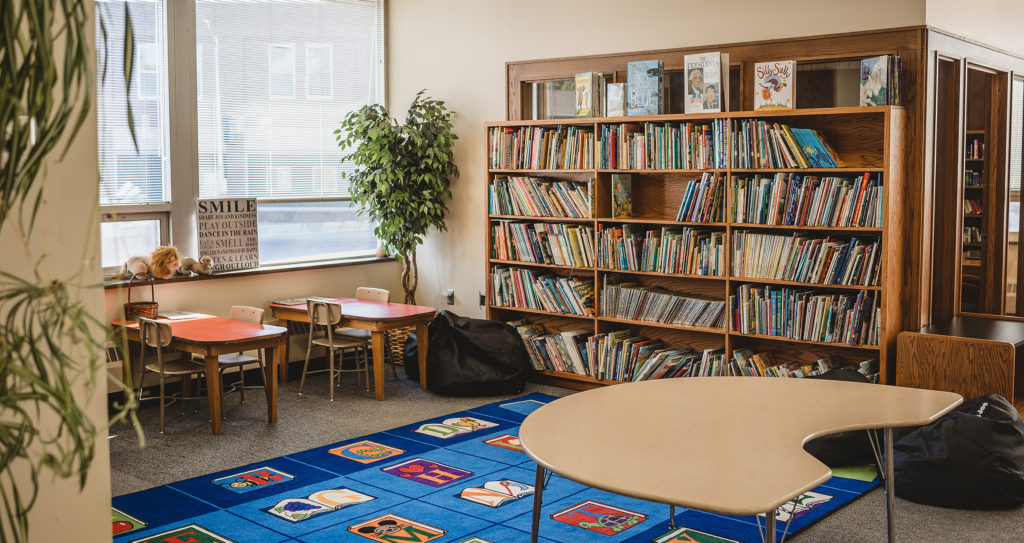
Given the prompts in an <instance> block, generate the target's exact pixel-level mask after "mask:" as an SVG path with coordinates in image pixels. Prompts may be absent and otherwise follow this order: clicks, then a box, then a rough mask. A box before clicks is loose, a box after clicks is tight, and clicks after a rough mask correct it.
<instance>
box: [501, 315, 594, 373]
mask: <svg viewBox="0 0 1024 543" xmlns="http://www.w3.org/2000/svg"><path fill="white" fill-rule="evenodd" d="M509 324H510V325H511V326H514V327H515V329H516V332H518V333H519V336H520V337H522V338H523V345H524V346H525V347H526V353H527V354H528V355H529V357H530V364H531V365H532V366H533V369H535V370H537V371H545V370H547V371H561V372H565V373H575V374H578V375H588V376H591V377H593V371H592V370H591V369H590V368H591V365H590V363H589V362H590V358H589V356H588V355H587V349H586V342H587V339H588V338H589V337H592V336H593V335H594V333H593V332H592V331H590V330H566V331H564V332H556V333H551V332H549V331H548V330H547V329H546V328H544V326H542V325H540V324H534V323H531V322H529V321H526V320H520V321H514V322H510V323H509Z"/></svg>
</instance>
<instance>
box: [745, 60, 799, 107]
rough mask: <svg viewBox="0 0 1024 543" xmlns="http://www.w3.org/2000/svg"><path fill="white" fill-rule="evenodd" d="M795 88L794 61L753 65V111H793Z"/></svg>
mask: <svg viewBox="0 0 1024 543" xmlns="http://www.w3.org/2000/svg"><path fill="white" fill-rule="evenodd" d="M795 87H796V62H795V61H792V60H780V61H777V62H758V63H756V64H754V109H793V108H794V107H796V106H795V105H794V104H795V102H794V101H793V89H794V88H795Z"/></svg>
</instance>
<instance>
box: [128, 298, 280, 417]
mask: <svg viewBox="0 0 1024 543" xmlns="http://www.w3.org/2000/svg"><path fill="white" fill-rule="evenodd" d="M158 320H163V321H166V322H169V323H170V324H171V344H170V348H172V349H176V350H179V351H185V352H188V353H195V354H198V355H202V356H203V358H205V359H206V385H207V386H206V388H207V402H208V404H209V407H210V425H211V426H212V427H213V433H214V434H219V433H220V426H221V425H220V422H221V405H220V393H221V383H220V371H219V369H220V368H219V366H218V363H217V358H218V357H219V356H220V355H222V354H229V353H237V352H241V351H250V350H253V349H266V357H265V359H266V370H265V373H264V375H263V378H264V379H265V381H264V382H265V383H266V384H267V386H266V387H264V388H265V392H266V395H267V420H269V421H270V422H277V368H278V366H283V365H284V360H285V358H284V352H285V346H286V345H287V338H288V329H287V328H284V327H281V326H272V325H269V324H256V323H252V322H245V321H237V320H232V319H226V318H224V317H213V316H209V315H203V316H200V317H196V318H189V319H181V320H167V319H158ZM112 325H113V326H114V328H115V329H118V330H124V332H125V334H126V335H127V338H128V339H129V340H130V341H141V337H140V334H139V323H138V322H136V321H128V322H127V323H124V322H123V321H120V320H117V321H114V322H113V323H112ZM115 333H116V332H115ZM129 371H132V369H131V361H130V356H129V354H128V353H125V364H124V372H129ZM125 376H126V377H127V373H125ZM140 383H141V381H140Z"/></svg>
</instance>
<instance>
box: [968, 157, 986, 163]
mask: <svg viewBox="0 0 1024 543" xmlns="http://www.w3.org/2000/svg"><path fill="white" fill-rule="evenodd" d="M964 160H966V161H968V162H983V161H984V160H985V159H984V158H965V159H964Z"/></svg>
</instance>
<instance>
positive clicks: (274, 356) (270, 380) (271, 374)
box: [263, 336, 288, 422]
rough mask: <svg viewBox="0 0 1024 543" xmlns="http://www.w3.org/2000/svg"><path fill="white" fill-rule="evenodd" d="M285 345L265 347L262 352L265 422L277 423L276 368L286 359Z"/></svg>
mask: <svg viewBox="0 0 1024 543" xmlns="http://www.w3.org/2000/svg"><path fill="white" fill-rule="evenodd" d="M286 338H287V336H286ZM286 341H287V339H286ZM285 345H287V343H285V344H284V345H277V346H274V347H267V348H266V349H264V350H263V360H265V361H266V364H264V365H263V371H264V373H263V383H264V384H265V385H266V386H264V387H263V391H264V392H265V393H266V394H267V420H268V421H269V422H277V368H278V366H279V365H280V364H281V360H285V359H286V358H285V357H286V356H287V354H286V353H287V352H288V351H287V350H286V348H285Z"/></svg>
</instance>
